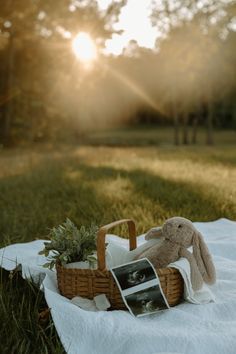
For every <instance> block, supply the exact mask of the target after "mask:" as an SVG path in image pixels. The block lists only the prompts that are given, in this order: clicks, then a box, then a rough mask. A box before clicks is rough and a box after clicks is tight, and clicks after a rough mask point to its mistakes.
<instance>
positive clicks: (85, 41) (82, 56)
mask: <svg viewBox="0 0 236 354" xmlns="http://www.w3.org/2000/svg"><path fill="white" fill-rule="evenodd" d="M72 49H73V52H74V53H75V55H76V57H77V58H78V60H80V61H81V62H83V63H85V64H89V63H91V62H93V61H94V60H95V59H96V57H97V48H96V45H95V43H94V41H93V39H92V38H91V37H90V35H89V33H86V32H79V33H78V34H77V36H76V37H75V38H74V39H73V41H72Z"/></svg>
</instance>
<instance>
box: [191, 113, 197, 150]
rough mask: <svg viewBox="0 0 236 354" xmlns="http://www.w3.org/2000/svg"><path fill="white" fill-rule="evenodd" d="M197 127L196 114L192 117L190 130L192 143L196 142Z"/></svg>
mask: <svg viewBox="0 0 236 354" xmlns="http://www.w3.org/2000/svg"><path fill="white" fill-rule="evenodd" d="M197 128H198V116H197V115H195V116H194V118H193V130H192V144H197Z"/></svg>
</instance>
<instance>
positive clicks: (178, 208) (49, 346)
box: [0, 130, 236, 354]
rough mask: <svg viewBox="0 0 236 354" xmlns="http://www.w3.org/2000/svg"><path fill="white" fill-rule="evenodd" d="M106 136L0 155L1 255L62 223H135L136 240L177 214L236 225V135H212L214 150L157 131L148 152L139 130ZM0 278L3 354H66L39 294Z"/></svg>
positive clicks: (16, 278) (23, 284)
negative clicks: (41, 316) (9, 246)
mask: <svg viewBox="0 0 236 354" xmlns="http://www.w3.org/2000/svg"><path fill="white" fill-rule="evenodd" d="M154 133H155V134H154ZM165 134H166V136H167V132H166V131H165V133H164V135H165ZM111 135H112V134H109V135H108V134H107V135H105V134H102V133H100V135H99V134H95V135H91V136H90V138H89V142H90V144H92V145H90V146H89V145H83V146H59V147H57V148H56V147H49V146H35V147H32V148H31V149H29V148H21V149H14V150H6V151H5V150H2V151H0V209H1V215H0V235H1V236H0V237H1V238H0V243H1V244H0V246H1V247H2V246H4V245H7V244H10V243H15V242H25V241H30V240H34V239H36V238H45V237H46V236H47V234H48V229H49V228H51V227H52V226H55V225H58V224H59V223H61V222H63V221H64V220H65V219H66V217H69V218H70V219H71V220H72V221H74V222H75V223H76V224H78V225H80V224H85V225H88V224H89V223H90V222H91V221H94V222H96V223H97V224H98V225H102V224H105V223H108V222H111V221H114V220H117V219H121V218H124V217H125V218H133V219H134V220H135V221H136V224H137V231H138V233H142V232H144V231H145V230H147V229H148V228H150V227H152V226H155V225H158V224H160V223H162V222H163V221H164V220H165V219H166V218H168V217H171V216H174V215H181V216H184V217H187V218H190V219H191V220H193V221H197V220H198V221H209V220H215V219H217V218H221V217H227V218H230V219H236V133H235V132H228V133H227V132H226V133H218V134H217V136H216V145H215V146H212V147H206V146H204V145H203V144H200V145H197V146H187V147H183V146H180V147H175V146H173V145H171V139H170V140H169V141H167V143H165V141H164V140H163V132H162V131H156V132H154V131H153V130H151V131H149V134H148V131H145V132H144V136H145V139H146V143H144V142H143V141H142V134H141V131H138V130H137V131H136V132H135V131H133V133H132V131H130V133H129V134H128V133H125V134H124V135H123V133H122V132H120V133H119V132H118V133H116V134H115V133H114V135H113V138H112V136H111ZM114 136H116V138H115V139H114ZM122 136H124V140H123V141H122ZM137 136H138V138H137ZM154 137H155V139H156V140H155V141H157V142H158V141H159V142H160V141H161V143H160V144H158V143H157V144H156V143H154V144H153V143H152V142H153V139H154ZM140 139H141V140H140ZM111 141H112V143H111ZM201 141H202V140H201ZM117 142H119V145H120V146H116V145H117ZM103 143H104V144H103ZM147 144H148V145H147ZM150 144H151V145H150ZM108 145H109V146H108ZM152 145H153V146H152ZM124 231H125V230H124V229H122V230H121V232H122V235H123V234H124ZM115 232H116V233H119V234H120V230H115ZM0 272H1V281H0V302H1V304H0V316H1V327H0V337H1V341H0V352H1V353H7V354H8V353H35V354H39V353H64V351H63V348H62V346H61V344H60V341H59V339H58V337H57V334H56V331H55V329H54V326H53V323H52V321H51V320H50V319H49V321H46V320H45V321H42V320H39V319H38V312H39V311H41V310H42V309H43V308H44V307H45V306H46V304H45V300H44V298H43V294H42V293H41V292H39V291H38V290H37V288H36V287H35V286H33V285H31V284H29V283H27V282H25V281H23V280H22V279H21V277H20V276H19V275H18V274H17V273H16V274H11V276H10V277H9V274H8V273H7V272H5V271H3V270H1V271H0Z"/></svg>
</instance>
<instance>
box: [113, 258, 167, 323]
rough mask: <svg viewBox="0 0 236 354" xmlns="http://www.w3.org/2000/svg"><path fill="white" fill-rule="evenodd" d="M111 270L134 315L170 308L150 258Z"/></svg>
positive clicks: (126, 303) (127, 305)
mask: <svg viewBox="0 0 236 354" xmlns="http://www.w3.org/2000/svg"><path fill="white" fill-rule="evenodd" d="M110 270H111V272H112V275H113V277H114V279H115V281H116V283H117V285H118V288H119V290H120V292H121V296H122V298H123V301H124V303H125V305H126V307H127V308H128V310H129V311H130V313H131V314H132V315H134V316H137V317H138V316H144V315H148V314H152V313H156V312H158V311H161V310H165V309H168V308H169V305H168V303H167V300H166V298H165V295H164V293H163V292H162V289H161V284H160V281H159V278H158V276H157V274H156V271H155V269H154V268H153V266H152V264H151V263H150V262H149V261H148V259H146V258H144V259H139V260H137V261H134V262H130V263H127V264H124V265H122V266H118V267H114V268H112V269H110Z"/></svg>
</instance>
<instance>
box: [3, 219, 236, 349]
mask: <svg viewBox="0 0 236 354" xmlns="http://www.w3.org/2000/svg"><path fill="white" fill-rule="evenodd" d="M195 226H196V227H197V229H199V231H200V232H202V234H203V235H204V238H205V241H206V243H207V245H208V247H209V250H210V252H211V253H212V255H213V260H214V263H215V265H216V270H217V283H216V284H215V285H214V286H212V287H211V290H212V292H213V293H214V294H215V296H216V300H215V302H210V303H207V304H202V305H196V304H191V303H187V302H185V303H182V304H180V305H178V306H176V307H174V308H171V309H170V310H166V311H164V312H160V313H157V314H155V315H150V316H146V317H141V318H134V317H133V316H132V315H130V314H129V313H128V312H125V311H112V312H105V311H102V312H88V311H85V310H82V309H80V308H78V307H77V306H75V305H73V304H72V303H71V302H70V300H68V299H66V298H64V297H63V296H61V295H60V294H59V293H58V289H57V281H56V275H55V273H54V272H51V271H49V270H45V269H44V268H42V266H41V264H43V263H44V259H43V258H42V256H39V255H37V252H38V250H40V249H42V248H43V247H42V246H43V241H42V240H38V241H33V242H30V243H27V244H15V245H11V246H8V247H6V248H3V249H1V250H0V265H1V266H2V267H3V268H5V269H7V270H13V269H14V268H15V267H16V266H17V265H19V264H21V267H22V275H23V277H25V278H28V277H33V279H35V280H38V279H39V278H41V279H43V278H44V280H43V288H44V292H45V298H46V301H47V303H48V306H49V308H51V313H52V317H53V321H54V323H55V326H56V329H57V331H58V334H59V336H60V338H61V341H62V344H63V346H64V348H65V350H66V352H67V353H68V354H88V353H89V354H123V353H124V354H164V353H165V354H171V353H172V354H174V353H175V354H179V353H181V354H184V353H185V354H235V353H236V222H233V221H230V220H226V219H219V220H217V221H214V222H208V223H195ZM125 243H126V241H122V244H123V245H125ZM125 246H126V245H125ZM45 273H46V277H45ZM190 301H191V299H190Z"/></svg>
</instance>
